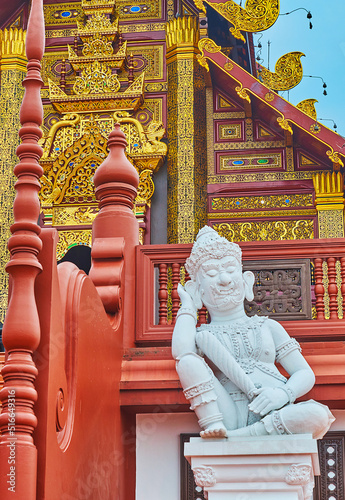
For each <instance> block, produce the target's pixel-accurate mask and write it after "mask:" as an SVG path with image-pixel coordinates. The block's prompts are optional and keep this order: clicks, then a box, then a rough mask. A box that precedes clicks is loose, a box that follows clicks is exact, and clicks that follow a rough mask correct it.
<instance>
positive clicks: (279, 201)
mask: <svg viewBox="0 0 345 500" xmlns="http://www.w3.org/2000/svg"><path fill="white" fill-rule="evenodd" d="M313 206H314V202H313V195H312V194H311V193H308V194H290V195H283V194H279V195H270V196H239V197H221V198H212V210H247V209H249V208H251V209H260V210H262V209H263V208H276V207H279V208H282V207H286V208H290V207H313Z"/></svg>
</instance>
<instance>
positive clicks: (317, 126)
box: [309, 123, 321, 134]
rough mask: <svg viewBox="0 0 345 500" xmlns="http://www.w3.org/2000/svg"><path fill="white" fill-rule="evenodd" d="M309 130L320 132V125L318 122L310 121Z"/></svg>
mask: <svg viewBox="0 0 345 500" xmlns="http://www.w3.org/2000/svg"><path fill="white" fill-rule="evenodd" d="M309 130H310V132H312V133H313V134H319V133H320V132H321V125H320V124H319V123H312V124H311V125H310V127H309Z"/></svg>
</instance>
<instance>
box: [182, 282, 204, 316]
mask: <svg viewBox="0 0 345 500" xmlns="http://www.w3.org/2000/svg"><path fill="white" fill-rule="evenodd" d="M184 287H185V290H186V292H188V293H189V295H190V296H191V297H192V299H193V302H194V304H195V307H196V308H197V309H201V308H202V300H201V296H200V292H199V286H198V285H197V283H196V282H195V281H192V280H190V281H186V284H185V286H184Z"/></svg>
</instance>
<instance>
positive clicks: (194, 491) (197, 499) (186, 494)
mask: <svg viewBox="0 0 345 500" xmlns="http://www.w3.org/2000/svg"><path fill="white" fill-rule="evenodd" d="M191 437H199V434H180V471H181V500H206V498H205V496H204V493H203V490H202V488H201V487H200V486H197V485H196V484H195V481H194V475H193V471H192V469H191V466H190V465H189V463H188V462H187V460H186V459H185V457H184V454H183V450H184V444H185V443H188V442H189V440H190V438H191Z"/></svg>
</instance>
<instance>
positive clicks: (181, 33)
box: [165, 16, 200, 64]
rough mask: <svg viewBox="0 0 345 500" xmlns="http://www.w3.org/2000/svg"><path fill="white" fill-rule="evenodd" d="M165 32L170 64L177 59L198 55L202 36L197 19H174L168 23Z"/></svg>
mask: <svg viewBox="0 0 345 500" xmlns="http://www.w3.org/2000/svg"><path fill="white" fill-rule="evenodd" d="M165 31H166V43H167V62H168V64H169V62H172V61H173V60H175V59H181V58H190V57H193V54H195V55H196V54H198V52H199V51H198V42H199V39H200V34H199V28H198V20H197V18H195V17H191V16H189V17H178V18H176V19H173V20H172V21H169V22H168V23H167V25H166V28H165Z"/></svg>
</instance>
